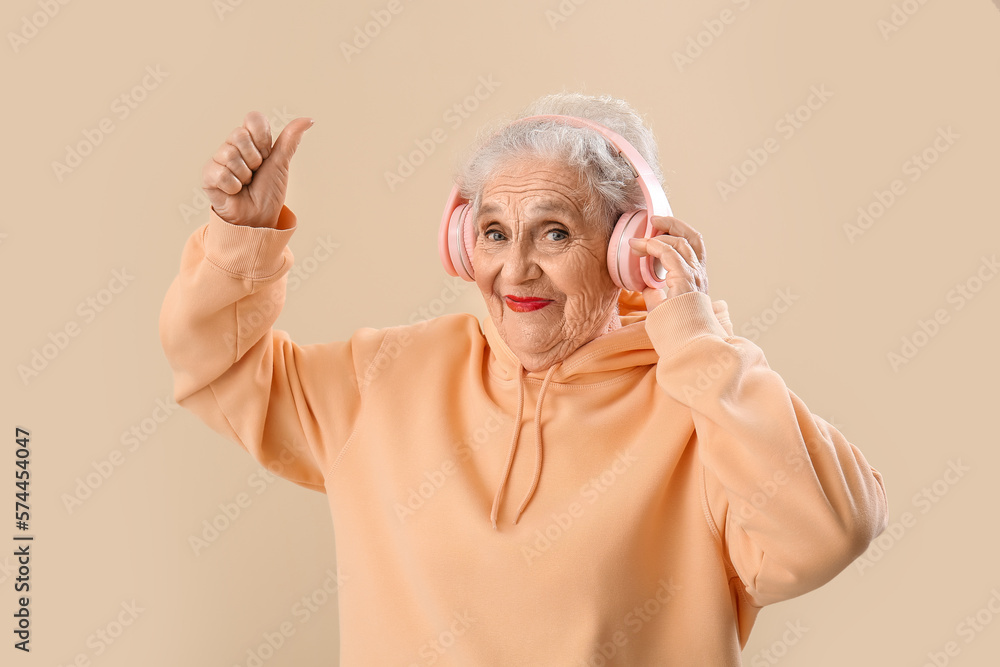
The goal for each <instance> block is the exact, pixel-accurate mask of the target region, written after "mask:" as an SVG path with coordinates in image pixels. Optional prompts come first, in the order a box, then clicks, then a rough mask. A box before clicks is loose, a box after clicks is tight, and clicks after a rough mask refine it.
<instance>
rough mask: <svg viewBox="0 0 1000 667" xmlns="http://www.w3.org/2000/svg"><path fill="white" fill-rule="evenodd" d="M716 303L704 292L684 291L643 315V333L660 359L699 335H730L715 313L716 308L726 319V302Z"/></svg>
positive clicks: (672, 353)
mask: <svg viewBox="0 0 1000 667" xmlns="http://www.w3.org/2000/svg"><path fill="white" fill-rule="evenodd" d="M716 303H720V304H721V305H720V306H715V305H714V304H713V303H712V299H711V297H709V296H708V295H707V294H705V293H704V292H685V293H684V294H680V295H678V296H675V297H671V298H669V299H667V300H666V301H664V302H663V303H661V304H659V305H658V306H656V308H653V310H652V311H651V312H650V313H649V314H648V315H646V332H647V334H648V335H649V339H650V341H651V342H652V343H653V348H654V349H656V353H657V354H658V355H660V358H661V359H667V358H670V357H671V356H673V355H674V354H676V353H677V352H679V351H680V350H681V348H683V347H684V346H685V345H687V344H688V343H690V342H691V341H693V340H695V339H696V338H701V337H702V336H718V337H719V338H722V339H728V338H730V337H731V334H730V333H729V332H727V331H726V329H725V327H723V325H722V323H721V322H720V321H719V317H718V316H717V315H716V312H717V311H718V312H719V313H720V314H723V313H724V317H725V319H726V321H727V322H728V320H729V317H728V312H727V311H726V309H725V302H724V301H722V302H716Z"/></svg>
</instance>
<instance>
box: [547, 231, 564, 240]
mask: <svg viewBox="0 0 1000 667" xmlns="http://www.w3.org/2000/svg"><path fill="white" fill-rule="evenodd" d="M546 233H547V234H561V235H562V236H560V237H559V238H555V239H552V240H553V241H562V240H563V239H564V238H566V232H564V231H563V230H561V229H550V230H549V231H548V232H546Z"/></svg>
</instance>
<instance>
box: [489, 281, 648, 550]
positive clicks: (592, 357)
mask: <svg viewBox="0 0 1000 667" xmlns="http://www.w3.org/2000/svg"><path fill="white" fill-rule="evenodd" d="M645 308H646V304H645V300H644V298H643V296H642V293H641V292H633V291H631V290H626V289H623V290H621V293H620V295H619V297H618V315H619V319H620V320H621V327H620V328H617V329H613V330H611V331H609V332H607V333H604V334H601V335H600V336H598V337H597V338H595V339H593V340H591V341H590V342H588V343H586V344H584V345H581V346H580V347H578V348H577V349H576V350H574V351H573V353H572V354H570V355H569V356H568V357H566V358H565V359H563V360H562V361H559V362H556V363H555V364H553V365H552V366H550V367H549V368H548V369H547V370H545V371H535V372H530V373H526V372H525V369H524V367H523V366H522V365H521V361H520V359H518V358H517V356H516V355H515V354H514V352H513V350H511V349H510V348H509V347H508V346H507V343H506V342H504V340H503V338H501V337H500V333H499V331H497V328H496V326H495V325H494V323H493V318H492V317H490V316H487V317H486V318H485V319H484V320H483V332H484V334H485V336H486V339H487V341H488V343H489V346H490V359H489V365H490V372H492V373H493V374H494V375H497V376H498V377H501V378H503V379H508V380H509V379H513V378H517V414H516V415H515V417H514V432H513V433H512V434H511V441H510V449H509V451H508V454H507V462H506V464H505V467H504V470H503V473H502V476H501V479H500V484H499V486H498V487H497V491H496V496H495V497H494V499H493V510H492V512H491V513H490V520H491V522H492V524H493V528H494V530H496V527H497V513H498V512H499V510H500V501H501V500H502V499H503V494H504V490H505V488H506V485H507V478H508V476H509V475H510V469H511V465H512V464H513V462H514V454H515V452H516V451H517V442H518V439H519V437H520V431H521V428H520V426H521V416H522V413H523V408H524V377H525V376H529V377H533V378H539V377H541V378H544V379H543V380H542V386H541V389H540V390H539V392H538V399H537V400H536V402H535V406H534V407H535V419H534V424H535V443H536V448H535V474H534V477H533V479H532V482H531V487H530V488H529V489H528V492H527V494H526V495H525V497H524V500H523V501H522V502H521V506H520V507H519V508H518V510H517V513H516V514H515V515H514V523H515V524H516V523H517V520H518V519H519V518H520V517H521V513H522V512H524V509H525V507H527V505H528V503H529V502H530V501H531V498H532V496H533V495H534V493H535V488H536V487H537V486H538V480H539V478H540V477H541V471H542V403H543V401H544V400H545V392H546V389H548V386H549V384H550V383H551V382H556V383H560V384H591V383H595V382H601V381H602V380H605V379H608V378H611V377H615V376H618V375H621V374H622V373H623V372H627V371H629V370H631V369H633V368H635V367H636V366H648V365H652V364H655V363H656V362H657V360H658V359H659V356H658V355H657V352H656V350H655V349H654V348H653V343H652V341H651V340H650V338H649V336H648V335H647V334H646V325H645V320H646V314H647V313H646V310H645Z"/></svg>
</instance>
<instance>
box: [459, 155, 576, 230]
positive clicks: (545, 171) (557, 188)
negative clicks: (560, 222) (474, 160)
mask: <svg viewBox="0 0 1000 667" xmlns="http://www.w3.org/2000/svg"><path fill="white" fill-rule="evenodd" d="M591 196H592V195H591V193H590V192H589V191H588V189H587V188H586V186H585V184H584V180H583V178H582V176H581V174H580V172H579V170H578V169H577V168H575V167H573V166H571V165H569V164H567V163H565V162H562V161H559V160H554V159H531V158H521V159H516V158H512V159H510V160H508V161H507V162H504V163H503V164H501V165H500V167H499V168H498V169H497V170H496V172H495V174H494V175H493V176H492V177H491V178H490V179H489V180H487V181H486V182H485V183H484V184H483V189H482V192H481V193H480V198H479V207H478V208H477V210H476V220H477V221H479V222H481V221H482V220H484V219H489V218H491V217H497V216H504V215H510V214H514V213H516V214H517V215H519V216H525V215H527V216H529V217H535V216H542V217H544V216H547V215H557V216H559V217H561V218H572V219H573V220H571V221H577V222H584V221H585V218H586V212H587V211H588V209H589V208H590V204H591V203H592V200H591Z"/></svg>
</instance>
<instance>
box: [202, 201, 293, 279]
mask: <svg viewBox="0 0 1000 667" xmlns="http://www.w3.org/2000/svg"><path fill="white" fill-rule="evenodd" d="M205 227H206V229H205V236H204V246H205V258H206V259H207V260H208V261H210V262H211V263H212V264H215V265H216V266H218V267H219V268H220V269H223V270H225V271H228V272H230V273H233V274H236V275H238V276H240V277H242V278H248V279H251V280H263V279H266V278H268V277H270V276H272V275H274V274H275V273H277V272H279V271H280V270H281V269H282V268H283V267H284V265H285V257H284V251H285V248H286V247H287V245H288V241H289V239H291V237H292V234H293V233H295V230H296V228H297V227H296V216H295V214H294V213H292V211H291V209H289V208H288V207H287V206H285V205H282V207H281V212H280V213H279V214H278V223H277V225H276V226H275V227H273V228H272V227H249V226H247V225H234V224H232V223H231V222H226V221H225V220H223V219H222V218H220V217H219V214H218V213H216V212H215V209H214V208H212V207H209V213H208V224H207V225H206V226H205Z"/></svg>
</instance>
